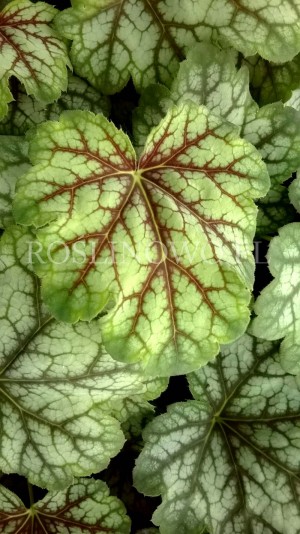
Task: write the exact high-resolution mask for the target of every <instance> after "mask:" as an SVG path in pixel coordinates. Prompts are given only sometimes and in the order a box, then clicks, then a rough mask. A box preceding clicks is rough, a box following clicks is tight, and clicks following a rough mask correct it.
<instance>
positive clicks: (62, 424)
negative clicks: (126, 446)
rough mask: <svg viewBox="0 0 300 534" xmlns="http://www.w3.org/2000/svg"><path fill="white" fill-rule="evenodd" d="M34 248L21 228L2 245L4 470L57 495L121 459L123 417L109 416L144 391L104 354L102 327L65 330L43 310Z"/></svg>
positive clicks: (0, 457)
mask: <svg viewBox="0 0 300 534" xmlns="http://www.w3.org/2000/svg"><path fill="white" fill-rule="evenodd" d="M34 245H35V238H34V236H33V235H31V234H30V233H24V231H23V230H22V229H20V228H19V227H12V228H11V229H10V230H7V231H6V233H5V234H4V236H3V237H2V239H1V250H0V252H1V283H0V287H1V307H0V330H1V342H0V347H1V350H0V354H1V360H0V364H1V365H0V369H1V370H0V401H1V402H0V424H1V435H0V469H1V470H2V471H3V472H5V473H15V472H16V473H19V474H23V475H25V476H27V477H28V478H29V480H30V481H31V482H33V483H35V484H37V485H39V486H41V487H47V488H55V489H59V488H62V487H65V486H66V485H68V484H70V483H72V481H73V478H74V476H83V475H89V474H91V473H92V472H98V471H99V470H101V469H103V468H104V467H106V465H107V464H108V462H109V460H110V458H111V457H112V456H114V455H115V454H117V452H119V450H120V448H121V446H122V444H123V442H124V436H123V434H122V432H121V429H120V423H119V420H123V419H124V417H123V418H122V414H118V420H117V419H116V418H115V417H113V416H112V415H115V412H117V411H118V409H119V408H120V403H121V400H122V401H123V402H125V399H126V397H128V396H131V395H133V396H134V395H135V396H136V395H138V394H139V395H140V396H141V393H142V392H143V391H144V389H145V386H144V385H143V383H142V378H141V375H140V373H139V370H138V369H137V368H136V367H134V368H133V367H132V366H127V367H125V366H124V364H120V363H117V362H115V361H114V360H112V358H111V357H110V356H108V355H107V354H106V352H105V351H104V349H103V345H102V344H101V336H100V328H99V325H98V324H97V322H91V323H89V324H87V323H80V324H78V325H76V326H70V325H66V324H60V323H57V322H56V321H55V320H54V319H53V318H51V317H50V316H49V314H48V313H47V312H46V311H45V309H44V307H43V305H42V304H41V300H40V292H39V283H38V281H37V278H36V277H35V276H34V275H33V273H32V272H31V271H30V263H31V255H32V252H33V251H34V250H35V249H34ZM147 397H148V393H146V398H147ZM111 414H112V415H111Z"/></svg>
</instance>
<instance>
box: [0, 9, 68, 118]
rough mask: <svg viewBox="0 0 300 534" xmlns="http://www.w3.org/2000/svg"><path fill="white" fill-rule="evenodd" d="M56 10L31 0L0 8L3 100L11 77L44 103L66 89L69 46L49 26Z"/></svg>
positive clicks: (0, 57)
mask: <svg viewBox="0 0 300 534" xmlns="http://www.w3.org/2000/svg"><path fill="white" fill-rule="evenodd" d="M56 12H57V11H56V9H54V8H53V7H52V6H49V5H48V4H46V3H44V2H37V3H36V4H32V2H30V1H28V0H13V1H12V2H10V3H9V4H8V5H7V6H5V7H4V8H3V10H2V11H1V13H0V27H1V30H0V48H1V52H0V62H1V78H2V80H4V82H3V81H2V83H1V85H0V89H2V91H1V93H2V94H1V98H0V100H1V101H2V100H3V98H5V99H6V101H7V99H8V86H7V82H8V80H9V77H10V76H15V77H16V78H18V79H19V80H20V81H21V82H22V83H23V84H24V86H25V89H26V92H27V93H28V94H29V95H33V96H34V97H35V98H36V99H37V100H40V101H42V102H43V103H44V104H47V103H49V102H53V101H54V100H56V99H57V98H58V97H59V96H60V94H61V91H64V90H65V89H66V88H67V65H69V59H68V55H67V48H66V45H65V44H64V42H63V41H62V40H61V39H60V38H59V37H58V34H57V33H56V32H55V31H54V30H53V29H52V27H51V26H50V24H51V22H52V20H53V18H54V16H55V14H56ZM5 81H6V85H5ZM3 83H4V87H3ZM3 90H4V95H3ZM8 101H9V100H8ZM2 109H3V108H2ZM4 111H5V110H4ZM2 116H3V115H2Z"/></svg>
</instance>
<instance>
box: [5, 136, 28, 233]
mask: <svg viewBox="0 0 300 534" xmlns="http://www.w3.org/2000/svg"><path fill="white" fill-rule="evenodd" d="M0 146H1V151H0V228H5V227H6V226H8V225H9V224H11V223H12V213H11V206H12V199H13V196H14V192H15V185H16V181H17V179H18V177H19V176H21V175H22V174H24V173H25V172H26V171H27V170H28V169H29V167H30V162H29V159H28V143H27V142H26V141H25V140H24V138H23V137H19V136H10V135H8V136H4V135H0Z"/></svg>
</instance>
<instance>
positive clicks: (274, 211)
mask: <svg viewBox="0 0 300 534" xmlns="http://www.w3.org/2000/svg"><path fill="white" fill-rule="evenodd" d="M290 190H291V189H290ZM258 204H259V211H258V214H257V225H256V235H257V236H261V237H263V236H266V235H272V234H276V233H277V231H278V228H280V227H281V226H283V225H284V224H286V223H289V222H292V221H293V220H294V219H295V216H296V215H297V214H296V212H295V210H294V208H293V206H292V205H291V203H290V199H289V190H288V189H287V188H286V187H285V186H282V185H279V184H276V183H275V184H273V185H272V187H271V189H270V191H269V193H268V194H267V195H266V196H265V198H263V199H261V200H260V201H259V202H258Z"/></svg>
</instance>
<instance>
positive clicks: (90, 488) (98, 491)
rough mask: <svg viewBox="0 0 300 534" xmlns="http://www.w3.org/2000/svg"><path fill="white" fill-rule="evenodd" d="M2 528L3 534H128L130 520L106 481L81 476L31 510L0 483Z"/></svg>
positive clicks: (0, 518) (0, 524)
mask: <svg viewBox="0 0 300 534" xmlns="http://www.w3.org/2000/svg"><path fill="white" fill-rule="evenodd" d="M0 527H1V532H2V534H17V533H20V534H21V533H22V534H32V533H34V534H46V533H47V532H48V533H49V534H50V533H54V532H57V533H58V532H61V533H62V534H80V533H82V534H101V533H103V532H111V533H113V532H115V533H116V534H129V532H130V520H129V518H128V517H127V516H126V512H125V507H124V505H123V504H122V503H121V501H119V499H117V498H116V497H111V496H110V495H109V490H108V487H107V486H106V484H105V483H104V482H102V481H101V480H87V479H81V480H79V481H78V482H76V484H74V485H73V486H71V487H69V488H68V489H66V490H64V491H59V492H55V493H54V492H53V493H48V494H47V495H46V497H44V499H43V500H41V501H38V502H37V503H35V504H34V505H32V506H31V508H30V509H27V508H26V507H25V506H24V504H23V503H22V501H21V500H20V499H19V497H17V496H16V495H15V494H14V493H12V492H11V491H9V490H8V489H6V488H4V487H3V486H0Z"/></svg>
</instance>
